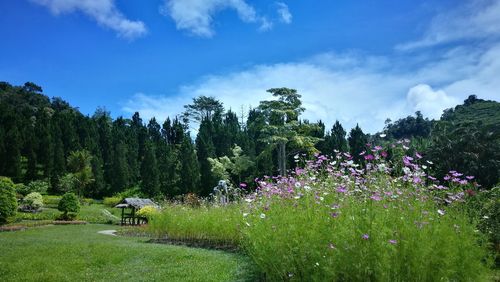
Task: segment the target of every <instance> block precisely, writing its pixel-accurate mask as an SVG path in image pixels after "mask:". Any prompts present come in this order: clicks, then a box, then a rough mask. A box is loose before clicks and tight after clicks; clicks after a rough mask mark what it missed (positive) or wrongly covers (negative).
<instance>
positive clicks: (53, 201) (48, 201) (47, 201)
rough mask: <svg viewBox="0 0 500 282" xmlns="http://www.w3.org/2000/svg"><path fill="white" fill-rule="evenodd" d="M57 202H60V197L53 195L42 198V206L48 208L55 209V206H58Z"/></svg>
mask: <svg viewBox="0 0 500 282" xmlns="http://www.w3.org/2000/svg"><path fill="white" fill-rule="evenodd" d="M59 201H61V196H54V195H44V196H43V204H44V205H45V206H47V207H50V208H57V206H58V205H59Z"/></svg>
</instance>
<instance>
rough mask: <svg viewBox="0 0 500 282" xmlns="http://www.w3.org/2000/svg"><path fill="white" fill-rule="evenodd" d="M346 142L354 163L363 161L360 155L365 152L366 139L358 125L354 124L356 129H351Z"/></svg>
mask: <svg viewBox="0 0 500 282" xmlns="http://www.w3.org/2000/svg"><path fill="white" fill-rule="evenodd" d="M348 140H349V149H350V152H351V155H352V157H353V159H354V161H356V162H360V161H361V160H362V159H363V156H361V155H360V154H361V153H362V152H363V151H365V150H366V143H368V137H367V136H366V134H364V133H363V131H362V130H361V128H360V127H359V125H357V124H356V127H355V128H353V129H351V132H350V133H349V138H348Z"/></svg>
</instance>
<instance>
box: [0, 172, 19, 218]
mask: <svg viewBox="0 0 500 282" xmlns="http://www.w3.org/2000/svg"><path fill="white" fill-rule="evenodd" d="M16 210H17V199H16V190H15V186H14V183H13V182H12V180H10V178H7V177H0V224H3V223H6V222H8V221H9V220H10V219H11V218H12V217H13V216H15V215H16Z"/></svg>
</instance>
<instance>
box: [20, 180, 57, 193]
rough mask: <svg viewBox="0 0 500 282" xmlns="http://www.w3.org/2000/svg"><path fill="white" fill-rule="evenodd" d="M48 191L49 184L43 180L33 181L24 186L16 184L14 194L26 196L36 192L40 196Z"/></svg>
mask: <svg viewBox="0 0 500 282" xmlns="http://www.w3.org/2000/svg"><path fill="white" fill-rule="evenodd" d="M48 189H49V183H48V182H47V181H43V180H35V181H31V182H30V183H28V185H24V184H22V183H18V184H16V192H17V193H18V194H20V195H23V196H26V195H28V194H29V193H33V192H37V193H40V194H42V195H43V194H46V193H47V190H48Z"/></svg>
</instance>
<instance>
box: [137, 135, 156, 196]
mask: <svg viewBox="0 0 500 282" xmlns="http://www.w3.org/2000/svg"><path fill="white" fill-rule="evenodd" d="M141 180H142V182H141V190H142V192H144V193H145V194H146V195H148V196H150V197H154V196H157V195H159V193H160V179H159V172H158V162H157V160H156V152H155V148H154V145H153V143H152V142H151V141H148V142H146V151H145V155H144V159H143V160H142V164H141Z"/></svg>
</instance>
